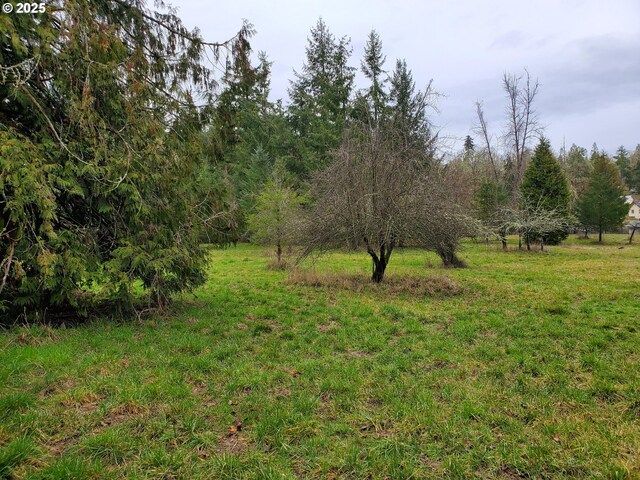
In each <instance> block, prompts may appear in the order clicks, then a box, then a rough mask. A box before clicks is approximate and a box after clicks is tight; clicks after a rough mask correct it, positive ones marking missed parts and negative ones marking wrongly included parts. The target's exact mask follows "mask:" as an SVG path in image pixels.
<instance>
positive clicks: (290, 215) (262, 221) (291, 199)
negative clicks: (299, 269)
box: [248, 162, 304, 267]
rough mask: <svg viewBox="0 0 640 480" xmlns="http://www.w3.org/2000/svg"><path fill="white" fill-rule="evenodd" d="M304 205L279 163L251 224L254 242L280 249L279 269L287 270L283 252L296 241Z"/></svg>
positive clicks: (264, 190) (263, 191)
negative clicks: (288, 182)
mask: <svg viewBox="0 0 640 480" xmlns="http://www.w3.org/2000/svg"><path fill="white" fill-rule="evenodd" d="M303 203H304V198H303V197H301V196H300V195H298V194H297V193H296V192H295V190H293V189H292V188H290V187H288V186H287V185H286V182H285V171H284V168H283V165H282V163H281V162H277V163H276V165H275V167H274V169H273V172H272V174H271V178H269V180H267V182H266V184H265V186H264V189H263V190H262V192H261V193H260V195H259V196H258V198H257V202H256V208H255V213H253V214H251V215H250V216H249V222H248V224H249V229H250V231H251V241H252V242H255V243H258V244H261V245H273V246H275V247H276V262H277V266H278V267H282V266H283V263H282V255H283V248H284V247H285V246H286V245H287V243H288V242H290V241H291V239H292V236H293V232H294V231H295V222H296V220H297V217H298V216H299V213H298V210H299V208H300V206H301V205H302V204H303Z"/></svg>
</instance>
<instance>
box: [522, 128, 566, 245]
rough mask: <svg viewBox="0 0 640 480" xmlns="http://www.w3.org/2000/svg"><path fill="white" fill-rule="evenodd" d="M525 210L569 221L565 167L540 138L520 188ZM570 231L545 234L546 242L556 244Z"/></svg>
mask: <svg viewBox="0 0 640 480" xmlns="http://www.w3.org/2000/svg"><path fill="white" fill-rule="evenodd" d="M520 194H521V203H522V208H524V209H527V210H531V211H534V210H539V209H543V210H545V211H549V212H554V213H555V215H557V216H559V217H563V218H567V219H568V218H569V205H570V204H569V201H570V195H569V185H568V182H567V177H566V176H565V174H564V172H563V171H562V167H560V164H559V163H558V161H557V160H556V159H555V157H554V155H553V151H552V150H551V145H550V144H549V141H548V140H547V139H546V138H541V139H540V142H539V143H538V146H537V147H536V149H535V152H534V154H533V157H532V158H531V161H530V162H529V166H528V167H527V170H526V171H525V174H524V178H523V179H522V184H521V186H520ZM568 234H569V232H568V229H567V228H563V229H561V230H557V231H554V232H550V233H546V234H545V235H544V238H543V240H544V243H546V244H557V243H559V242H560V241H562V240H564V239H565V238H567V235H568Z"/></svg>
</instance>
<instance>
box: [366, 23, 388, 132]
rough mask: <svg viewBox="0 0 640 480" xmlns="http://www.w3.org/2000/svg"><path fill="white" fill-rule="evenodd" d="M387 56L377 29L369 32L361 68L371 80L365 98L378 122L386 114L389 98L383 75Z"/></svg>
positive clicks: (376, 122)
mask: <svg viewBox="0 0 640 480" xmlns="http://www.w3.org/2000/svg"><path fill="white" fill-rule="evenodd" d="M385 61H386V56H385V55H384V54H383V53H382V40H381V39H380V35H379V34H378V32H376V31H375V30H371V32H369V38H368V39H367V44H366V45H365V47H364V58H363V59H362V61H361V63H360V68H361V69H362V73H363V74H364V76H365V77H366V78H367V79H369V81H370V82H371V84H370V86H369V88H368V89H367V90H366V94H365V98H366V99H367V104H368V106H369V109H370V113H371V118H372V119H373V122H374V123H375V124H378V123H379V122H380V120H381V118H382V116H383V114H384V109H385V105H386V100H387V93H386V91H385V88H384V84H385V83H386V79H385V78H384V77H383V75H384V74H385V73H386V72H385V70H384V62H385Z"/></svg>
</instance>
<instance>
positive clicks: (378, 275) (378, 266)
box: [371, 261, 387, 283]
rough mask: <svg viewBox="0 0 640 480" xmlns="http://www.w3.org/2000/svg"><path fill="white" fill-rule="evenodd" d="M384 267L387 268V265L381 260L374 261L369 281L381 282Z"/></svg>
mask: <svg viewBox="0 0 640 480" xmlns="http://www.w3.org/2000/svg"><path fill="white" fill-rule="evenodd" d="M386 268H387V266H386V265H385V264H383V263H382V262H380V261H378V262H376V261H374V262H373V274H372V275H371V281H372V282H373V283H380V282H382V279H384V271H385V269H386Z"/></svg>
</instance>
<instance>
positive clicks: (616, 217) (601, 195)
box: [578, 153, 628, 242]
mask: <svg viewBox="0 0 640 480" xmlns="http://www.w3.org/2000/svg"><path fill="white" fill-rule="evenodd" d="M592 163H593V172H592V174H591V177H590V179H589V186H588V187H587V189H586V190H585V191H584V192H583V194H582V195H581V196H580V199H579V201H578V217H579V219H580V222H581V223H582V225H584V226H585V227H587V226H589V227H593V228H595V229H596V230H598V241H599V242H602V234H603V233H604V231H605V230H610V229H615V228H619V227H620V226H621V225H622V222H623V221H624V219H625V217H626V215H627V212H628V206H627V204H626V203H625V199H624V193H625V192H624V187H623V183H622V179H621V178H620V173H619V171H618V168H617V167H616V165H615V164H614V163H613V162H612V161H611V160H609V159H608V158H607V156H606V155H604V154H601V153H595V154H594V155H593V158H592Z"/></svg>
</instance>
